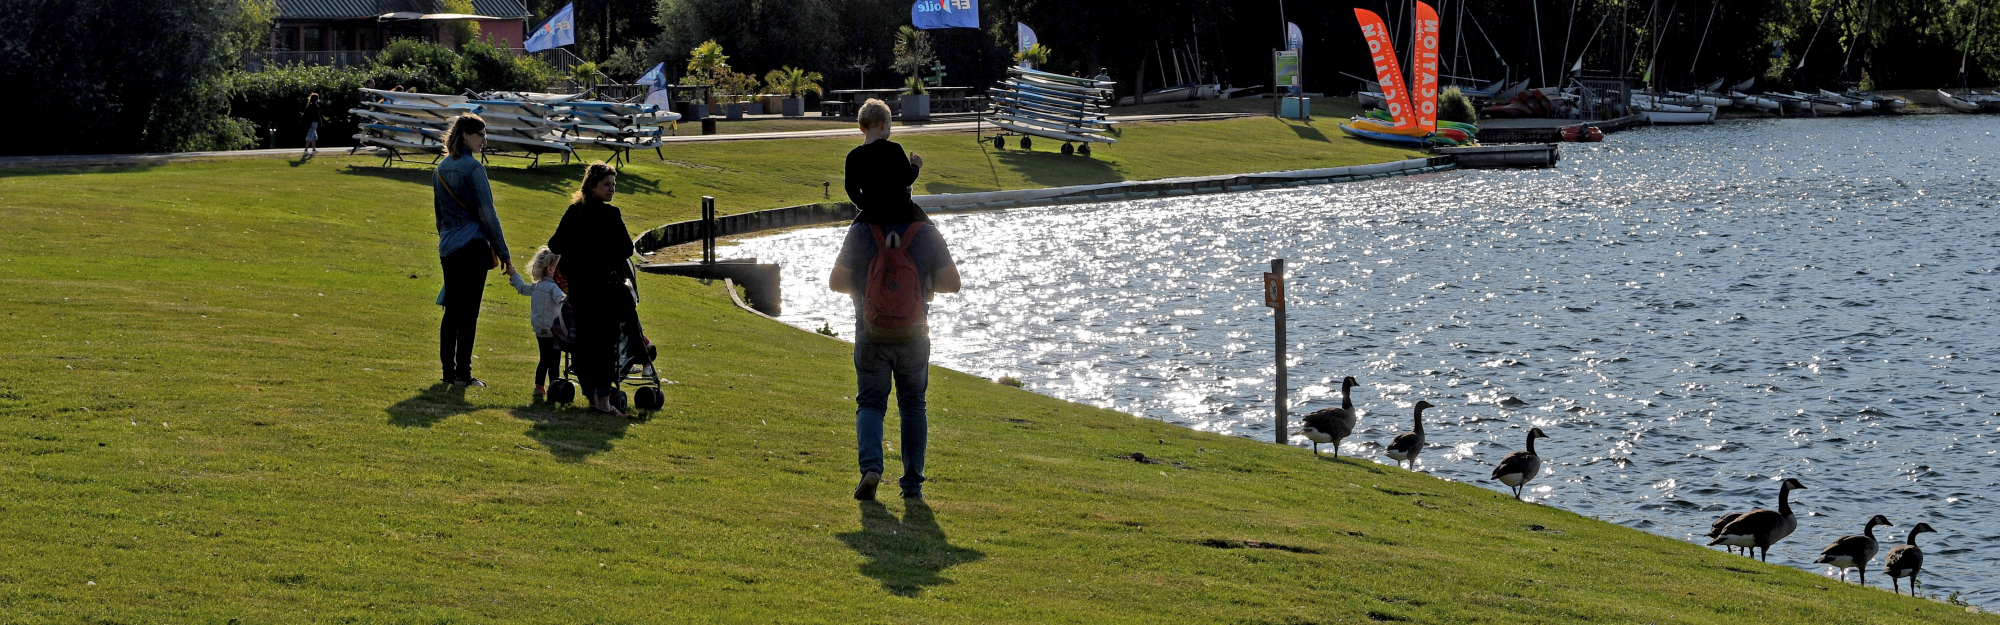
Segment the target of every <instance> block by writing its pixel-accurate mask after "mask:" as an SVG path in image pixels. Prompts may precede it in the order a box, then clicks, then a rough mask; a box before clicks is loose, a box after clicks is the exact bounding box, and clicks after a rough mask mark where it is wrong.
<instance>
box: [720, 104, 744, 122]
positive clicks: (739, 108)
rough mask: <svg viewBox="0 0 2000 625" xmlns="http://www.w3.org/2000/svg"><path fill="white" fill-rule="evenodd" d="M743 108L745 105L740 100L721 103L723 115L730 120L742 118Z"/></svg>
mask: <svg viewBox="0 0 2000 625" xmlns="http://www.w3.org/2000/svg"><path fill="white" fill-rule="evenodd" d="M744 108H745V106H744V104H743V103H742V102H732V103H729V104H724V105H722V110H723V115H724V116H726V117H728V118H729V121H732V122H734V121H742V120H743V109H744Z"/></svg>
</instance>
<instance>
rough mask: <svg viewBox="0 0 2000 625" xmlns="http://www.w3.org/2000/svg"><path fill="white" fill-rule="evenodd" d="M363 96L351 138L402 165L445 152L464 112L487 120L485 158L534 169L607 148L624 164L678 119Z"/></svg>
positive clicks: (635, 108) (500, 99)
mask: <svg viewBox="0 0 2000 625" xmlns="http://www.w3.org/2000/svg"><path fill="white" fill-rule="evenodd" d="M361 92H362V100H364V101H365V103H364V104H363V105H362V107H361V108H357V109H353V110H350V111H348V112H349V113H353V114H354V115H355V116H356V117H359V118H361V119H362V120H363V121H362V124H361V133H360V134H356V135H354V138H355V139H356V140H358V141H359V142H360V143H361V144H362V145H373V146H376V147H380V148H384V149H386V150H388V151H389V158H390V159H393V160H402V154H403V153H405V152H417V153H428V154H438V153H441V152H443V151H444V132H445V129H446V128H447V127H449V126H450V124H451V120H452V119H453V118H455V117H458V116H459V115H460V114H462V113H476V114H478V115H479V117H480V118H481V119H484V120H486V142H487V143H486V146H487V147H486V149H487V150H488V151H489V152H495V153H502V154H503V155H504V153H507V152H524V153H527V154H528V155H529V156H523V157H521V158H534V159H535V162H536V163H540V162H541V155H543V154H561V155H562V157H563V162H565V163H567V162H569V158H570V157H571V156H574V155H575V150H576V146H578V145H589V146H598V147H602V148H607V149H610V150H611V151H612V152H613V155H612V159H613V160H614V161H616V160H619V159H626V160H629V159H630V156H629V153H630V152H631V151H632V150H633V149H634V148H637V149H651V150H654V151H655V152H656V153H657V152H658V151H659V149H660V147H661V146H662V145H664V144H665V143H664V140H663V139H662V137H663V136H665V135H666V133H667V131H668V129H669V128H671V127H673V125H674V124H675V123H676V122H678V121H680V118H681V116H680V115H679V114H677V113H674V112H671V111H663V110H661V109H660V107H659V106H658V105H654V104H626V103H620V102H599V101H594V100H583V99H580V96H577V95H562V94H546V93H521V92H511V91H496V92H489V93H485V94H482V95H480V96H478V97H477V98H468V97H465V96H454V95H440V94H433V93H411V92H403V91H382V90H378V89H362V90H361ZM662 158H665V156H664V155H662Z"/></svg>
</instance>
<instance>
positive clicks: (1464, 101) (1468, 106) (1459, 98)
mask: <svg viewBox="0 0 2000 625" xmlns="http://www.w3.org/2000/svg"><path fill="white" fill-rule="evenodd" d="M1438 119H1442V120H1445V121H1453V122H1458V123H1461V124H1472V123H1477V122H1478V121H1479V110H1478V109H1475V108H1472V98H1469V97H1466V95H1465V94H1464V93H1463V92H1460V91H1459V90H1458V87H1445V89H1444V92H1443V93H1439V94H1438Z"/></svg>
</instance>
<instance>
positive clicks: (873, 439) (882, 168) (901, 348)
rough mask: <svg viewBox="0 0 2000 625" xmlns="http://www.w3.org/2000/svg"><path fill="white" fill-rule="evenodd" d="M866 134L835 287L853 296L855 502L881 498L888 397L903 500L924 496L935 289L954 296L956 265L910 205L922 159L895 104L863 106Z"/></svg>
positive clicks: (851, 178)
mask: <svg viewBox="0 0 2000 625" xmlns="http://www.w3.org/2000/svg"><path fill="white" fill-rule="evenodd" d="M858 117H859V121H860V124H861V132H862V134H863V135H865V136H866V137H867V139H866V141H865V142H863V143H862V144H861V145H860V146H859V147H856V148H854V149H853V150H851V151H849V152H848V153H847V172H846V182H845V186H846V188H847V197H848V199H849V200H851V201H853V202H854V205H855V207H856V208H858V209H860V214H859V215H858V216H856V217H855V219H854V225H852V226H849V227H848V229H847V238H846V240H845V241H843V242H842V243H841V246H840V255H839V257H838V258H837V259H836V260H835V261H834V266H833V274H832V275H831V276H830V277H829V280H828V283H829V284H830V285H831V287H832V289H833V290H834V291H836V292H840V293H846V294H848V295H849V296H850V297H852V298H853V299H854V308H855V315H854V319H855V323H854V377H855V383H856V386H857V387H858V390H857V392H856V393H855V395H854V403H855V404H856V408H855V411H854V434H855V440H856V443H857V447H858V448H859V460H860V465H861V482H860V484H858V485H856V486H855V487H854V498H855V499H859V500H862V501H871V500H874V499H875V489H876V487H877V486H878V485H880V484H881V482H882V466H883V465H882V421H883V417H884V416H885V415H886V414H887V413H888V409H889V392H890V391H891V390H894V391H895V393H896V410H897V413H898V414H899V415H900V416H901V425H900V428H899V429H900V433H901V439H902V447H901V449H902V452H903V477H902V479H901V480H900V481H899V483H900V484H901V486H902V487H903V498H905V499H919V500H920V499H923V496H924V494H923V484H924V452H925V447H926V444H927V443H928V442H929V422H928V421H927V420H926V415H925V407H924V401H925V400H924V393H925V391H926V390H927V389H928V387H929V385H930V359H931V342H930V324H929V323H928V322H927V320H926V317H927V315H928V314H929V311H930V300H931V298H932V296H933V295H934V294H936V293H956V292H958V289H959V275H958V265H957V264H955V263H953V262H952V259H951V250H950V249H949V248H947V247H946V245H945V241H944V236H943V235H941V234H939V233H938V231H937V228H935V227H933V226H932V225H931V223H930V218H929V217H928V216H926V215H924V212H923V210H922V209H920V208H918V207H917V205H916V204H915V203H914V202H911V201H910V185H911V183H914V182H916V179H917V174H918V173H919V172H920V171H921V170H922V169H923V165H924V159H923V157H921V156H918V155H916V154H910V155H907V156H905V155H904V153H903V146H901V145H898V144H897V143H896V142H894V141H890V140H889V106H888V105H886V104H883V103H882V101H881V100H869V101H868V102H867V103H865V104H862V105H861V110H860V113H859V115H858Z"/></svg>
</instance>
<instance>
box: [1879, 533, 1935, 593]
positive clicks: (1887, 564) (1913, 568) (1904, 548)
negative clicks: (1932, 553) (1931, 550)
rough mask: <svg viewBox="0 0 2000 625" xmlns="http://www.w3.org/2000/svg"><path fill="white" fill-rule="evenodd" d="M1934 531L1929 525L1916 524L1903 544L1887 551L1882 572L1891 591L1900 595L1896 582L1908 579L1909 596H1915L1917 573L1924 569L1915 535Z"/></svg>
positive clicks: (1922, 552) (1901, 590)
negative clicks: (1904, 578) (1887, 577)
mask: <svg viewBox="0 0 2000 625" xmlns="http://www.w3.org/2000/svg"><path fill="white" fill-rule="evenodd" d="M1936 531H1937V530H1934V529H1931V524H1929V523H1918V524H1917V526H1916V527H1912V528H1910V536H1909V537H1908V538H1905V539H1903V544H1901V545H1896V547H1895V548H1894V549H1890V550H1889V555H1887V556H1883V557H1882V572H1883V573H1888V574H1889V586H1890V588H1891V589H1892V590H1894V591H1896V592H1897V593H1898V594H1901V593H1902V592H1903V589H1902V587H1901V585H1900V584H1897V583H1896V580H1897V579H1900V578H1903V577H1908V578H1910V595H1912V596H1915V595H1916V594H1917V572H1918V571H1921V570H1923V568H1924V550H1922V549H1918V548H1917V535H1918V534H1922V533H1924V532H1936Z"/></svg>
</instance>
